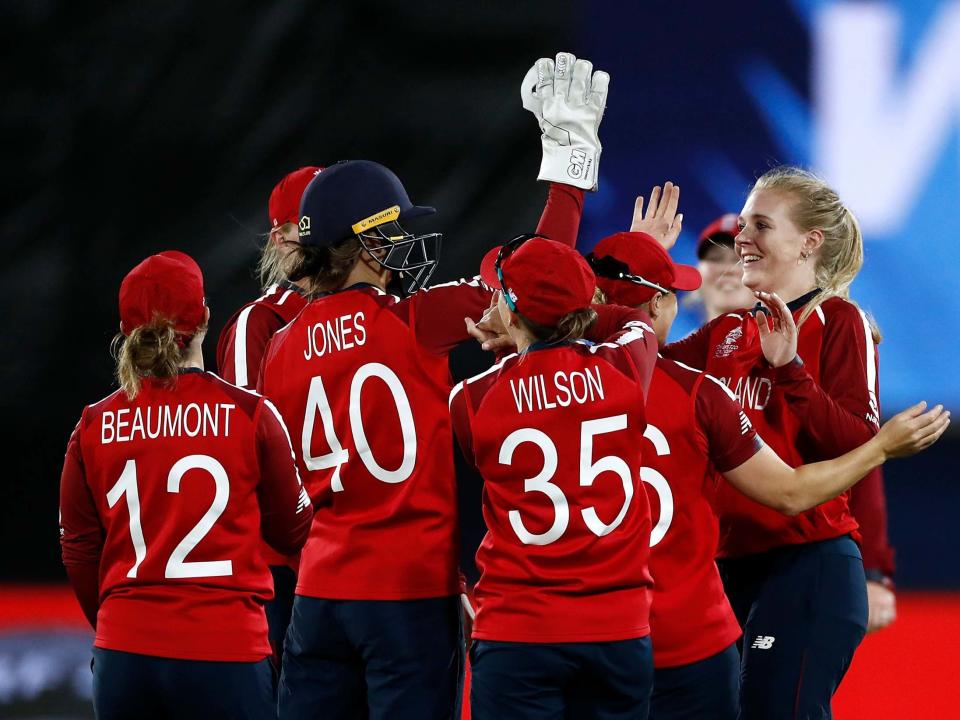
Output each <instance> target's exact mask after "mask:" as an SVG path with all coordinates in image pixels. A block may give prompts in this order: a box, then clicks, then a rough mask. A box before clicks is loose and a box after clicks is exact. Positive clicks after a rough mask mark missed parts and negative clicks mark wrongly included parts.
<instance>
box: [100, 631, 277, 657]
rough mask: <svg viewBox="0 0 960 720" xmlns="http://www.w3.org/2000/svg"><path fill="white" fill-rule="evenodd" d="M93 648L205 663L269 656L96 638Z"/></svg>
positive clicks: (264, 652)
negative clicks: (204, 650) (192, 649)
mask: <svg viewBox="0 0 960 720" xmlns="http://www.w3.org/2000/svg"><path fill="white" fill-rule="evenodd" d="M93 646H94V647H98V648H101V649H103V650H114V651H117V652H125V653H133V654H134V655H146V656H149V657H161V658H168V659H170V660H198V661H206V662H260V661H261V660H263V659H264V658H268V657H270V655H271V651H270V650H266V651H259V652H256V651H249V652H209V653H208V652H195V653H191V652H188V651H184V650H182V649H181V650H172V649H170V648H169V647H165V646H163V645H151V644H149V643H123V642H113V641H111V640H109V639H107V640H104V639H102V638H100V637H98V638H96V640H94V643H93Z"/></svg>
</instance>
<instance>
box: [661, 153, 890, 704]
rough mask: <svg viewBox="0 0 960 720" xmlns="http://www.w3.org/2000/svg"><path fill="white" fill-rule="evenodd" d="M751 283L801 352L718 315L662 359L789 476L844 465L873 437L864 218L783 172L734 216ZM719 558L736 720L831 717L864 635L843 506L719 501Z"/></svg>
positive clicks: (759, 320)
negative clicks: (737, 422) (715, 401)
mask: <svg viewBox="0 0 960 720" xmlns="http://www.w3.org/2000/svg"><path fill="white" fill-rule="evenodd" d="M739 226H740V232H739V234H738V235H737V238H736V251H737V255H738V257H739V258H740V260H741V262H742V263H743V282H744V285H746V286H747V287H748V288H750V289H751V290H754V291H764V292H768V293H776V294H777V295H779V296H780V297H782V298H784V299H787V300H789V302H788V307H789V309H790V310H791V312H792V313H793V315H794V318H795V320H796V323H797V325H798V326H799V342H798V352H796V353H793V352H792V351H791V350H790V346H789V344H788V343H787V342H786V340H784V339H783V338H782V337H781V335H782V333H783V332H784V331H785V329H784V327H783V326H782V324H778V325H776V326H775V327H774V328H772V329H771V330H770V331H769V332H768V333H767V336H766V339H765V341H764V344H763V347H761V342H760V339H761V336H762V335H763V333H762V332H761V330H762V329H764V328H765V327H766V326H765V324H763V323H765V318H764V317H763V314H762V313H761V314H759V315H757V316H756V317H752V316H751V313H750V312H749V311H742V312H739V313H732V314H726V315H724V316H722V317H719V318H717V319H715V320H713V321H711V322H710V323H708V324H707V325H705V326H704V327H703V328H701V329H700V330H698V331H696V332H695V333H693V334H692V335H690V336H689V337H688V338H686V339H684V340H682V341H680V342H678V343H674V344H673V345H670V346H667V347H666V348H665V349H664V355H665V356H667V357H670V358H672V359H675V360H679V361H682V362H684V363H686V364H688V365H691V366H693V367H696V368H699V369H702V370H705V371H707V372H709V373H710V374H711V375H714V376H715V377H718V378H720V379H722V380H723V381H724V382H725V383H726V384H727V385H728V386H729V388H730V389H731V390H732V391H733V392H734V393H736V395H737V397H738V399H739V400H740V402H741V404H742V405H743V407H744V410H745V411H746V413H747V415H748V416H749V418H750V420H751V421H752V422H753V424H754V425H755V426H756V428H757V430H758V432H759V433H760V434H761V435H762V436H763V438H764V439H765V440H766V441H767V442H768V443H769V444H770V446H771V447H772V448H773V449H774V450H775V451H776V452H777V454H778V455H780V457H782V458H783V459H784V460H785V461H787V462H788V463H789V464H791V465H793V466H798V465H801V464H804V463H806V462H813V461H817V460H822V459H828V458H832V457H836V456H838V455H841V454H843V453H845V452H847V451H849V450H851V449H853V448H854V447H856V446H857V445H860V444H862V443H863V442H865V441H866V440H868V439H869V438H870V437H872V436H873V435H874V434H875V433H876V432H877V430H878V428H879V416H880V409H879V405H878V383H877V369H878V363H877V352H876V344H875V338H874V330H873V327H872V325H871V323H870V321H869V320H868V318H867V317H866V315H865V314H864V313H863V312H862V311H861V310H860V308H858V307H857V306H856V305H855V304H854V303H853V302H851V301H850V299H849V288H850V283H851V282H852V281H853V279H854V277H856V274H857V272H858V271H859V270H860V267H861V265H862V264H863V239H862V236H861V234H860V228H859V225H858V224H857V220H856V217H855V216H854V215H853V213H852V212H851V211H850V210H849V209H848V208H847V207H846V206H845V205H844V204H843V202H842V201H841V200H840V198H839V197H838V196H837V194H836V192H834V191H833V190H832V189H831V188H829V187H828V186H827V185H826V184H825V183H824V182H823V181H822V180H820V179H819V178H817V177H816V176H814V175H812V174H810V173H808V172H806V171H804V170H801V169H798V168H793V167H778V168H775V169H773V170H770V171H769V172H767V173H765V174H764V175H763V176H761V177H760V178H759V179H758V180H757V182H756V184H755V185H754V187H753V189H752V191H751V192H750V195H749V196H748V198H747V201H746V204H745V205H744V207H743V209H742V211H741V212H740V215H739ZM718 510H719V511H720V513H721V528H720V530H721V540H720V549H719V556H720V558H721V561H720V564H721V572H722V574H723V576H724V583H725V587H726V591H727V594H728V595H729V597H730V600H731V603H732V605H733V608H734V611H735V612H736V614H737V617H738V619H739V620H740V623H741V625H742V626H743V629H744V639H743V653H742V668H741V715H740V717H741V718H744V719H746V718H761V717H762V718H769V717H789V718H813V717H816V718H822V717H830V699H831V696H832V695H833V693H834V691H835V690H836V688H837V686H838V685H839V683H840V680H841V679H842V678H843V675H844V673H845V672H846V669H847V668H848V667H849V664H850V661H851V659H852V657H853V653H854V651H855V650H856V647H857V646H858V645H859V643H860V640H861V639H862V637H863V634H864V632H865V630H866V627H867V596H866V590H865V588H866V581H865V577H864V569H863V562H862V559H861V555H860V550H859V548H858V546H857V541H858V539H859V536H858V533H857V522H856V520H855V519H854V518H853V516H852V515H851V513H850V511H849V508H848V505H847V499H846V496H845V495H841V496H840V497H838V498H836V499H834V500H830V501H828V502H825V503H823V504H821V505H818V506H816V507H814V508H812V509H810V510H807V511H806V512H803V513H800V514H799V515H797V516H795V517H787V516H786V515H783V514H781V513H779V512H777V511H775V510H771V509H769V508H766V507H764V506H762V505H760V504H759V503H756V502H754V501H753V500H750V499H748V498H747V497H746V496H744V495H743V494H742V493H740V492H739V491H737V490H736V489H734V488H733V487H731V486H729V485H726V484H724V485H722V486H721V488H720V491H719V497H718Z"/></svg>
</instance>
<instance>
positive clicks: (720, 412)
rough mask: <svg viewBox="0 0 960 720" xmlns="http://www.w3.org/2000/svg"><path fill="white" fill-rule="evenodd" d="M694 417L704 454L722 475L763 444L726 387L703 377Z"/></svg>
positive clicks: (741, 462) (709, 377)
mask: <svg viewBox="0 0 960 720" xmlns="http://www.w3.org/2000/svg"><path fill="white" fill-rule="evenodd" d="M695 415H696V418H697V421H698V422H699V424H700V427H701V429H702V430H703V433H704V435H705V436H706V438H707V448H708V450H707V452H708V455H709V457H710V461H711V462H712V463H713V466H714V467H715V468H716V469H717V470H718V471H719V472H721V473H724V472H727V471H728V470H733V469H734V468H736V467H739V466H740V465H742V464H743V463H745V462H746V461H747V460H749V459H750V458H752V457H753V456H754V455H756V454H757V453H758V452H759V451H760V448H762V447H763V441H761V440H760V436H759V435H757V431H756V430H755V429H754V427H753V425H752V424H751V423H750V419H749V418H748V417H747V415H746V413H744V412H743V408H742V407H741V406H740V403H739V402H738V401H737V398H736V396H735V395H734V394H733V393H731V392H730V390H728V389H727V386H726V385H724V384H723V383H722V382H720V381H719V380H717V379H716V378H714V377H713V376H711V375H705V376H704V377H703V381H702V382H701V383H700V387H699V388H698V390H697V397H696V413H695Z"/></svg>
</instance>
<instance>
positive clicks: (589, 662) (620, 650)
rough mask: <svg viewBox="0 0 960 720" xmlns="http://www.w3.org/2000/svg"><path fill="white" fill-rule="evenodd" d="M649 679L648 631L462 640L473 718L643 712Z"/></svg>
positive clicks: (596, 718)
mask: <svg viewBox="0 0 960 720" xmlns="http://www.w3.org/2000/svg"><path fill="white" fill-rule="evenodd" d="M652 684H653V651H652V649H651V645H650V638H649V637H645V638H638V639H636V640H621V641H618V642H598V643H515V642H499V641H494V640H477V641H475V642H474V643H473V647H471V648H470V713H471V717H472V718H473V719H474V720H504V719H505V718H509V719H510V720H527V719H529V720H563V719H564V718H569V719H570V720H627V719H628V718H629V720H645V718H646V717H647V714H648V712H649V710H650V687H651V685H652Z"/></svg>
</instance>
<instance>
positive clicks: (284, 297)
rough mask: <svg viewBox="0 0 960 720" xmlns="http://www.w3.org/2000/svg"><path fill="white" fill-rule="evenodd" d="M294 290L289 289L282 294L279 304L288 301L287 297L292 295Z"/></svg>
mask: <svg viewBox="0 0 960 720" xmlns="http://www.w3.org/2000/svg"><path fill="white" fill-rule="evenodd" d="M292 292H293V290H287V291H286V292H285V293H284V294H283V295H281V296H280V299H279V300H277V305H283V303H284V302H285V301H286V299H287V298H288V297H290V293H292Z"/></svg>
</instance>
